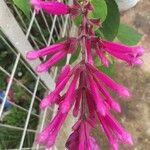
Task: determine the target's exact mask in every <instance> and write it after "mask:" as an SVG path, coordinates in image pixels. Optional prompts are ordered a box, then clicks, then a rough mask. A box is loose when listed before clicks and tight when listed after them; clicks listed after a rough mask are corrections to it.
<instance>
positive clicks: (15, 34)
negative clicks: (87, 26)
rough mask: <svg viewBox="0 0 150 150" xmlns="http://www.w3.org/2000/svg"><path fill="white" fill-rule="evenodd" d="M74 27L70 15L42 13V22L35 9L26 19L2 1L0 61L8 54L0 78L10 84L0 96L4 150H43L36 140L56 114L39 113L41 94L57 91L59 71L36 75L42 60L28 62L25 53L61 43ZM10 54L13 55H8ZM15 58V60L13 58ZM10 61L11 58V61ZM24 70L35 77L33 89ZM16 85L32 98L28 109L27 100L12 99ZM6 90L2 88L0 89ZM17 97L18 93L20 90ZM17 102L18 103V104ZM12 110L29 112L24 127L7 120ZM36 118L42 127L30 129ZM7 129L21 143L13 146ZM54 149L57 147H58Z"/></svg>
mask: <svg viewBox="0 0 150 150" xmlns="http://www.w3.org/2000/svg"><path fill="white" fill-rule="evenodd" d="M41 22H42V25H43V26H44V27H43V28H46V30H43V28H41V25H40V24H41ZM70 27H71V21H70V19H69V16H68V15H66V16H65V17H64V16H59V17H58V16H50V15H46V14H44V13H43V12H42V11H41V12H40V19H39V18H38V16H36V15H35V11H34V10H33V11H31V18H30V19H24V16H23V15H22V14H21V11H20V10H19V9H18V8H17V7H16V6H15V5H14V4H12V1H11V0H10V1H8V0H0V43H1V45H0V58H1V53H2V54H3V55H5V56H4V57H3V59H4V60H2V62H4V64H0V75H1V74H2V75H1V76H0V78H1V79H0V80H1V82H6V83H5V86H2V87H3V89H0V91H1V93H3V96H0V99H1V107H0V118H1V121H0V149H7V150H10V149H14V150H23V149H36V150H38V149H43V147H41V146H39V145H37V144H35V142H34V140H33V139H34V137H35V135H36V133H37V132H39V131H40V130H42V129H43V127H44V125H45V123H46V122H47V121H49V120H50V118H51V117H52V114H53V113H54V111H53V110H54V109H52V108H48V109H46V110H45V111H43V112H41V111H40V110H38V107H37V105H38V104H39V101H40V100H41V97H42V96H41V95H40V94H41V93H46V92H48V91H49V90H52V89H53V88H54V85H55V82H54V81H55V77H56V75H57V70H58V69H57V68H53V69H52V71H51V72H50V74H49V73H43V74H37V73H35V72H34V68H35V66H36V65H37V64H39V63H40V61H41V60H36V61H32V62H26V60H25V54H26V52H27V50H32V49H33V48H39V47H43V46H48V45H50V44H51V43H54V42H55V41H57V40H59V39H60V38H61V37H64V36H65V35H67V34H68V33H67V31H69V29H70ZM45 33H46V34H45ZM1 48H2V49H1ZM7 54H9V55H8V56H7ZM12 56H13V59H12V58H11V57H12ZM6 58H8V60H7V59H6ZM11 59H12V60H11ZM5 61H6V62H5ZM9 61H10V62H11V63H10V65H8V66H6V64H7V62H9ZM0 63H1V62H0ZM8 64H9V63H8ZM20 68H21V69H23V68H24V69H23V70H24V72H25V74H28V75H29V76H30V77H31V76H32V77H31V78H32V80H34V82H33V83H34V84H32V88H31V87H29V86H28V85H27V84H28V83H30V81H28V79H27V80H26V81H25V82H26V83H23V81H22V79H20V78H21V77H20V76H23V75H22V74H23V73H22V71H18V70H19V69H20ZM2 77H4V78H6V81H4V78H2ZM2 80H3V81H2ZM2 85H3V83H2ZM15 86H17V88H18V90H19V91H20V93H23V94H24V95H23V96H24V97H26V96H27V97H28V98H29V99H27V100H24V101H25V103H27V102H26V101H28V105H27V106H25V107H24V106H23V103H24V101H23V102H20V101H19V100H18V99H20V97H19V98H18V99H17V98H15V100H14V101H11V100H10V96H9V95H11V94H10V93H13V94H14V93H15V90H16V89H15V88H14V89H12V88H13V87H15ZM2 87H1V85H0V88H2ZM41 91H42V92H41ZM15 94H16V95H17V94H18V93H17V91H16V93H15ZM38 95H40V96H38ZM16 100H17V101H18V102H16ZM7 102H8V103H9V106H10V108H9V109H8V110H7V109H6V108H5V107H6V103H7ZM20 103H21V104H20ZM35 106H36V107H35ZM12 108H13V111H15V109H16V110H20V111H22V113H26V114H25V115H24V116H25V119H24V122H23V123H22V126H20V125H19V124H18V125H16V122H15V124H13V123H12V122H10V121H9V119H7V120H6V118H8V116H10V114H12ZM21 119H22V118H21ZM32 119H33V122H34V120H36V121H37V123H38V125H35V126H34V128H30V127H29V126H31V123H32ZM18 122H19V120H18ZM5 130H6V131H9V130H10V132H14V131H15V133H16V134H18V135H20V138H19V139H20V140H19V141H18V142H17V143H15V142H14V143H13V137H9V136H8V137H5V132H4V131H5ZM2 132H4V134H2ZM6 133H7V132H6ZM31 134H33V135H31ZM12 135H13V134H12ZM28 136H29V137H30V136H31V137H32V140H30V138H29V137H28ZM14 137H15V136H14ZM5 138H6V139H5ZM28 139H29V141H28ZM7 140H8V141H7ZM6 141H7V142H6ZM9 143H10V144H9ZM18 143H19V144H18ZM25 143H26V144H25ZM63 144H64V143H63ZM8 145H9V146H8ZM26 145H28V146H26ZM54 149H57V148H56V147H55V148H54Z"/></svg>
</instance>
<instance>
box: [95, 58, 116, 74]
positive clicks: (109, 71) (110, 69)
mask: <svg viewBox="0 0 150 150" xmlns="http://www.w3.org/2000/svg"><path fill="white" fill-rule="evenodd" d="M111 59H112V58H111ZM111 61H112V62H111V63H110V65H109V67H108V68H107V67H105V66H103V65H102V63H101V60H100V59H99V57H96V58H95V65H96V67H97V68H98V69H99V70H101V71H103V72H104V73H106V74H107V75H109V76H113V75H114V73H115V63H114V61H113V60H111Z"/></svg>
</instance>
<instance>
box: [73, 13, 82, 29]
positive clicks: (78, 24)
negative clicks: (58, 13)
mask: <svg viewBox="0 0 150 150" xmlns="http://www.w3.org/2000/svg"><path fill="white" fill-rule="evenodd" d="M82 18H83V17H82V15H81V14H80V15H79V16H77V17H76V18H75V19H74V23H75V25H76V26H77V27H79V26H80V24H81V22H82Z"/></svg>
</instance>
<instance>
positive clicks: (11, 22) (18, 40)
mask: <svg viewBox="0 0 150 150" xmlns="http://www.w3.org/2000/svg"><path fill="white" fill-rule="evenodd" d="M0 28H1V30H2V31H3V32H4V34H5V35H6V36H7V38H8V39H9V40H10V41H11V43H12V44H13V46H14V47H15V48H16V49H17V50H18V51H19V52H20V53H21V55H22V56H23V58H24V59H26V52H27V51H29V50H32V49H33V48H32V46H31V44H30V43H29V42H28V40H27V39H26V36H25V35H24V33H23V31H22V30H21V28H20V26H19V25H18V23H17V21H16V19H15V18H14V16H13V15H12V13H11V12H10V10H9V8H8V7H7V5H6V3H5V1H4V0H0ZM28 63H29V65H30V66H31V68H32V69H33V70H34V69H35V67H36V66H37V64H40V60H39V59H37V60H34V61H30V62H29V61H28ZM38 76H39V77H40V79H41V80H42V81H43V82H44V83H45V85H46V86H47V87H48V88H49V89H51V90H52V89H53V88H54V86H55V83H54V81H53V79H52V78H51V76H50V75H49V74H48V73H38Z"/></svg>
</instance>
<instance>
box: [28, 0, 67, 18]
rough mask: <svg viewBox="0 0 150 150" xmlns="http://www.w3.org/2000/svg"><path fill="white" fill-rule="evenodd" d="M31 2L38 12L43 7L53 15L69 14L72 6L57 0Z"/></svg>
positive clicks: (32, 0) (33, 0) (34, 0)
mask: <svg viewBox="0 0 150 150" xmlns="http://www.w3.org/2000/svg"><path fill="white" fill-rule="evenodd" d="M31 4H32V6H34V7H35V9H36V12H37V13H38V12H39V10H40V9H43V10H44V11H45V12H47V13H48V14H53V15H62V14H68V13H69V11H70V7H69V6H68V5H66V4H64V3H62V2H57V1H42V0H31Z"/></svg>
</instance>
